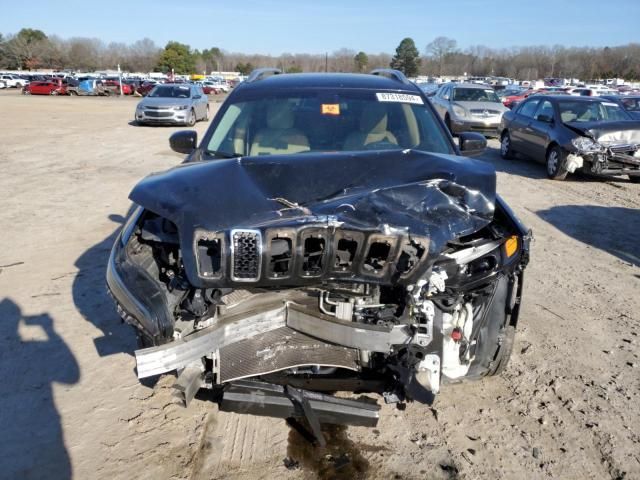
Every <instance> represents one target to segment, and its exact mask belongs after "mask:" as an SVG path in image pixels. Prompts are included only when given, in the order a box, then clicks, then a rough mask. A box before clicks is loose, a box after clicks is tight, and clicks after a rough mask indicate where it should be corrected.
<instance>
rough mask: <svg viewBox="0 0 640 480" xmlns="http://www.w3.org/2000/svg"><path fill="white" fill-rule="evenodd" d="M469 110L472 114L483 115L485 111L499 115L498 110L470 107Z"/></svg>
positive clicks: (488, 113)
mask: <svg viewBox="0 0 640 480" xmlns="http://www.w3.org/2000/svg"><path fill="white" fill-rule="evenodd" d="M469 111H470V112H471V114H472V115H481V116H482V115H484V114H485V112H486V114H487V115H500V112H499V111H498V110H488V109H487V110H485V109H484V108H472V109H471V110H469Z"/></svg>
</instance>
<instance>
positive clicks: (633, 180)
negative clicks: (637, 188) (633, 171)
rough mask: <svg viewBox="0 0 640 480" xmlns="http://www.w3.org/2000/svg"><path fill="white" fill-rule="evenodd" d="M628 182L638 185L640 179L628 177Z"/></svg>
mask: <svg viewBox="0 0 640 480" xmlns="http://www.w3.org/2000/svg"><path fill="white" fill-rule="evenodd" d="M629 181H630V182H631V183H640V177H635V176H632V175H629Z"/></svg>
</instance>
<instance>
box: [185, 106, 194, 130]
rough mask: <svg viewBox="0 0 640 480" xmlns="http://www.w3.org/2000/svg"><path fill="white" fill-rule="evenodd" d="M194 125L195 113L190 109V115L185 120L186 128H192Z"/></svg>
mask: <svg viewBox="0 0 640 480" xmlns="http://www.w3.org/2000/svg"><path fill="white" fill-rule="evenodd" d="M195 124H196V112H195V110H194V109H193V108H192V109H191V113H190V114H189V118H188V120H187V126H189V127H193V126H194V125H195Z"/></svg>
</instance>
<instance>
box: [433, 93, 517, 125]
mask: <svg viewBox="0 0 640 480" xmlns="http://www.w3.org/2000/svg"><path fill="white" fill-rule="evenodd" d="M430 100H431V103H432V104H433V106H434V107H435V109H436V110H437V111H438V113H439V114H440V116H441V117H442V119H443V120H444V123H445V124H446V125H447V127H449V130H450V131H451V133H452V134H457V133H462V132H478V133H482V134H483V135H485V136H487V137H498V127H499V126H500V121H501V120H502V115H503V114H504V112H508V111H509V109H508V108H507V107H505V106H504V105H503V104H502V102H501V101H500V98H498V95H497V94H496V92H495V91H494V90H493V88H491V87H489V86H487V85H478V84H472V83H446V84H444V85H442V86H441V87H440V88H439V89H438V91H437V92H436V94H435V95H434V96H433V97H431V98H430Z"/></svg>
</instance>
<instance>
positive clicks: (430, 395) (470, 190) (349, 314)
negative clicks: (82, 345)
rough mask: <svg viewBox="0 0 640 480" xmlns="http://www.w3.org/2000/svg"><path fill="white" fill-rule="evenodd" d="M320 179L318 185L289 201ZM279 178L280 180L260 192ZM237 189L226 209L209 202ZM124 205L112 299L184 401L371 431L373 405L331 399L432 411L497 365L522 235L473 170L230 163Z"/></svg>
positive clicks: (436, 162) (143, 357)
mask: <svg viewBox="0 0 640 480" xmlns="http://www.w3.org/2000/svg"><path fill="white" fill-rule="evenodd" d="M364 157H367V160H366V161H367V162H369V164H372V165H371V172H378V173H375V174H374V173H370V172H362V169H361V168H360V165H361V162H362V161H363V160H364ZM458 158H459V157H458ZM409 167H410V168H409ZM332 168H333V171H338V170H339V171H341V173H342V176H341V177H337V176H335V175H331V174H330V172H331V171H332ZM314 169H315V170H317V172H318V173H317V174H318V175H320V176H322V175H324V176H326V177H327V179H326V181H323V182H319V184H320V185H321V187H319V188H318V189H317V190H316V191H313V192H310V191H308V190H298V189H297V183H296V177H297V176H301V175H308V174H313V171H314ZM274 170H275V171H278V173H279V174H278V178H279V179H287V182H285V183H282V182H280V181H279V182H277V183H276V182H273V183H266V180H265V178H266V179H268V178H269V175H270V172H272V171H274ZM320 170H322V171H323V172H326V173H324V174H321V173H320ZM452 172H455V173H452ZM221 178H226V179H227V184H226V185H225V184H224V182H223V181H222V180H221ZM230 178H231V179H236V182H237V183H236V185H235V186H234V185H228V183H229V180H228V179H230ZM239 184H242V186H241V188H240V187H239ZM185 185H189V188H188V189H185V188H184V186H185ZM234 188H236V189H237V191H241V192H242V194H240V195H238V198H237V203H236V204H235V205H232V204H231V203H229V202H228V200H226V199H225V198H227V197H226V195H223V196H221V197H218V198H216V197H215V196H211V195H209V194H208V192H210V191H214V192H215V191H218V192H220V191H229V190H230V189H234ZM153 191H157V192H158V194H157V195H156V194H153ZM185 195H187V196H189V197H190V198H189V199H188V200H187V199H186V198H184V196H185ZM131 199H132V200H133V201H134V202H135V203H136V204H137V205H139V206H138V207H137V208H136V209H135V210H134V211H133V213H132V214H131V215H130V217H129V219H128V221H127V223H126V225H125V226H124V228H123V230H122V233H121V236H120V238H119V240H118V242H116V245H115V247H114V249H113V252H112V257H111V259H110V265H109V269H108V273H107V280H108V284H109V288H110V291H111V292H112V295H113V296H114V298H115V300H116V303H117V306H118V309H119V311H120V314H121V316H122V317H123V319H124V320H125V321H126V322H128V323H130V324H131V325H133V326H134V327H135V328H136V331H137V334H138V337H139V340H140V345H141V346H142V347H146V348H142V349H141V350H138V351H136V361H137V372H138V376H139V377H140V378H144V377H148V376H152V375H157V374H162V373H165V372H170V371H174V370H175V371H177V372H178V374H179V376H178V380H177V382H176V388H177V389H178V390H179V392H180V393H181V395H182V397H183V399H184V401H185V403H186V404H188V403H189V401H190V400H191V399H192V398H193V396H194V395H195V393H196V392H197V391H198V389H200V388H208V389H211V390H213V391H214V392H216V393H217V394H218V398H219V402H220V408H221V409H223V410H232V411H239V412H244V413H251V414H256V415H270V416H277V417H283V418H291V417H294V418H295V417H304V418H306V419H307V420H308V421H309V423H310V424H311V426H312V427H313V426H314V424H315V423H317V422H329V423H344V424H351V425H365V426H373V425H375V424H376V422H377V407H375V405H372V404H371V402H366V401H365V402H363V401H361V400H351V399H344V398H338V397H334V396H332V395H331V393H333V392H337V391H348V392H354V393H376V394H379V395H381V396H382V397H383V398H384V399H385V401H386V402H389V403H397V402H400V403H402V402H405V401H410V400H415V401H420V402H424V403H431V402H433V399H434V395H435V394H437V393H438V392H439V390H440V387H441V383H443V382H449V381H460V380H465V379H478V378H481V377H483V376H486V375H493V374H496V373H498V372H499V371H500V370H501V369H502V368H504V366H505V364H506V362H507V361H508V358H509V355H510V353H511V346H512V342H513V335H514V332H515V327H516V323H517V318H518V312H519V306H520V300H521V295H522V279H523V271H524V268H525V266H526V264H527V262H528V256H529V254H528V249H529V240H530V233H529V232H528V231H527V230H526V229H525V228H524V227H523V226H522V225H521V224H520V223H519V222H518V220H517V219H516V218H515V216H514V215H513V213H512V212H511V211H510V210H509V209H508V207H507V206H506V205H505V204H504V203H503V202H502V200H501V199H500V198H499V197H497V196H496V195H495V173H494V172H493V169H492V167H490V166H488V165H486V164H484V163H481V162H477V161H473V160H469V159H462V160H458V159H457V157H449V156H445V155H431V154H424V153H420V152H414V151H405V152H402V153H399V152H381V153H375V154H364V153H357V154H349V155H345V154H336V155H331V156H327V155H326V154H325V155H312V154H308V155H305V156H304V159H302V158H294V159H292V158H291V156H289V157H276V156H274V157H271V158H269V161H268V162H267V161H264V160H263V161H254V160H252V159H251V158H245V159H240V160H237V159H234V160H224V161H219V162H216V163H211V164H204V165H192V166H182V167H179V168H176V169H173V170H172V171H170V172H168V173H164V174H160V175H156V176H151V177H149V178H148V179H146V180H143V181H142V182H141V183H140V184H139V185H138V186H137V187H136V188H135V189H134V191H133V192H132V195H131ZM216 200H217V201H216ZM247 202H249V203H247ZM225 205H226V206H225ZM224 208H226V210H224ZM191 209H193V210H191Z"/></svg>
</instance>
